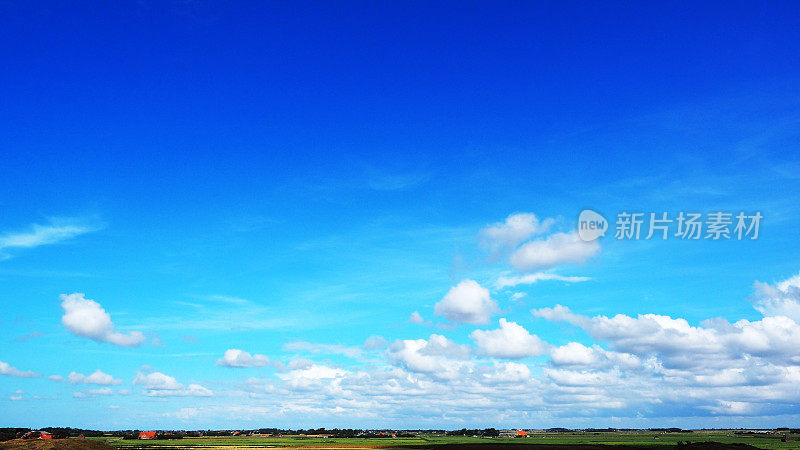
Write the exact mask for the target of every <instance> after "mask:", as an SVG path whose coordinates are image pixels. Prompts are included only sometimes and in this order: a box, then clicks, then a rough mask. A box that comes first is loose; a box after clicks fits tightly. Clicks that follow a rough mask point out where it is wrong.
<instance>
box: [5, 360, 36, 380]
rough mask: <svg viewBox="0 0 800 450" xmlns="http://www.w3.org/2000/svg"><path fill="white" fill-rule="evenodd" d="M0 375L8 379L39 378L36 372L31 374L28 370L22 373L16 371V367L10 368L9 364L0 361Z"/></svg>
mask: <svg viewBox="0 0 800 450" xmlns="http://www.w3.org/2000/svg"><path fill="white" fill-rule="evenodd" d="M0 375H5V376H8V377H15V378H36V377H40V376H41V375H39V374H38V373H36V372H32V371H30V370H27V371H22V370H19V369H17V368H16V367H12V366H11V365H10V364H8V363H6V362H3V361H0Z"/></svg>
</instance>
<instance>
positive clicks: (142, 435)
mask: <svg viewBox="0 0 800 450" xmlns="http://www.w3.org/2000/svg"><path fill="white" fill-rule="evenodd" d="M155 438H156V432H155V431H142V432H141V433H139V439H155Z"/></svg>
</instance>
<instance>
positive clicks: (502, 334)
mask: <svg viewBox="0 0 800 450" xmlns="http://www.w3.org/2000/svg"><path fill="white" fill-rule="evenodd" d="M469 336H470V338H472V340H473V341H475V343H476V344H477V345H478V348H479V349H480V351H481V352H482V353H483V354H485V355H487V356H493V357H496V358H508V359H519V358H525V357H528V356H536V355H541V354H543V353H545V351H546V350H547V344H546V343H545V342H544V341H542V340H541V339H539V337H538V336H536V335H532V334H530V333H529V332H528V330H526V329H525V328H523V327H522V326H520V325H518V324H517V323H516V322H508V321H507V320H506V319H500V328H498V329H495V330H475V331H473V332H472V334H470V335H469Z"/></svg>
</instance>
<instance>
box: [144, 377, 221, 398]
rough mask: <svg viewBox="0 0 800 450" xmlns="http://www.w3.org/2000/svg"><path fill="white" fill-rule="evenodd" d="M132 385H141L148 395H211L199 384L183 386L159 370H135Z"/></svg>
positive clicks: (211, 394)
mask: <svg viewBox="0 0 800 450" xmlns="http://www.w3.org/2000/svg"><path fill="white" fill-rule="evenodd" d="M133 384H134V386H142V388H143V389H145V395H147V396H149V397H211V396H213V395H214V393H213V392H211V391H210V390H209V389H206V388H204V387H203V386H201V385H199V384H190V385H189V386H184V385H183V384H181V383H179V382H178V381H177V380H176V379H175V378H173V377H171V376H169V375H166V374H163V373H161V372H150V373H144V372H142V371H139V372H137V374H136V378H134V379H133Z"/></svg>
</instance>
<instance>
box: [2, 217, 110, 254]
mask: <svg viewBox="0 0 800 450" xmlns="http://www.w3.org/2000/svg"><path fill="white" fill-rule="evenodd" d="M98 229H100V226H98V225H90V224H87V223H82V222H81V221H79V220H76V219H68V218H53V219H51V220H50V223H49V224H47V225H39V224H33V225H31V227H30V229H29V230H28V231H20V232H15V233H6V234H4V235H2V236H0V251H2V250H5V249H8V248H32V247H38V246H41V245H47V244H55V243H57V242H60V241H64V240H67V239H71V238H73V237H75V236H78V235H81V234H85V233H89V232H92V231H97V230H98Z"/></svg>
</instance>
